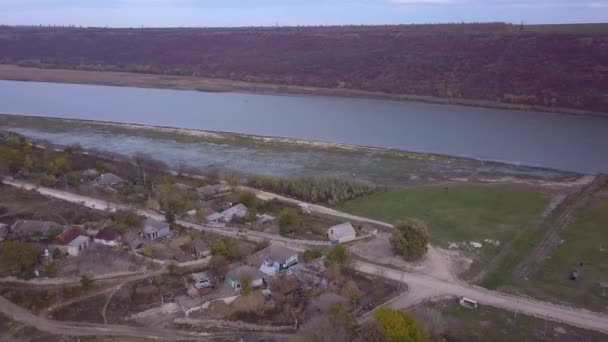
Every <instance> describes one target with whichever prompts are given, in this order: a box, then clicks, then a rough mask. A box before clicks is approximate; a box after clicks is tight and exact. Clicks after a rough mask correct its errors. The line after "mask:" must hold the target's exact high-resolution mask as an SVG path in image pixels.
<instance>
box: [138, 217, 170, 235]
mask: <svg viewBox="0 0 608 342" xmlns="http://www.w3.org/2000/svg"><path fill="white" fill-rule="evenodd" d="M143 232H144V237H145V238H146V239H148V240H156V239H160V238H162V237H165V236H167V235H169V234H170V233H171V231H170V228H169V224H168V223H167V222H161V221H157V220H153V219H151V218H147V219H146V220H145V221H144V229H143Z"/></svg>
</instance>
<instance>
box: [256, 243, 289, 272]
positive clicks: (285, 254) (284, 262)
mask: <svg viewBox="0 0 608 342" xmlns="http://www.w3.org/2000/svg"><path fill="white" fill-rule="evenodd" d="M247 261H248V263H249V264H250V265H253V266H255V267H259V270H260V271H262V272H263V273H265V274H266V275H269V276H273V275H276V274H279V273H281V272H284V271H286V270H287V269H288V268H289V267H291V266H293V265H295V264H297V263H298V251H296V250H293V249H291V248H288V247H285V246H283V245H280V244H276V243H273V244H271V245H270V246H268V247H266V248H264V249H262V250H261V251H259V252H257V253H255V254H253V255H252V256H250V257H249V258H247Z"/></svg>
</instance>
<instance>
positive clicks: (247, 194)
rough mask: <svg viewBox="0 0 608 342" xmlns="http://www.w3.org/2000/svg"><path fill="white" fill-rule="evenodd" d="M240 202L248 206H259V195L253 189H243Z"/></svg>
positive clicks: (239, 198) (239, 197)
mask: <svg viewBox="0 0 608 342" xmlns="http://www.w3.org/2000/svg"><path fill="white" fill-rule="evenodd" d="M238 202H239V203H243V204H244V205H245V206H247V208H255V207H256V206H257V197H256V196H255V194H254V193H253V192H251V191H242V192H240V193H239V196H238Z"/></svg>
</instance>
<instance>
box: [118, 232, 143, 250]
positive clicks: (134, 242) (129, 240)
mask: <svg viewBox="0 0 608 342" xmlns="http://www.w3.org/2000/svg"><path fill="white" fill-rule="evenodd" d="M122 241H123V242H124V243H125V244H126V245H127V246H128V247H129V248H130V249H132V250H134V251H136V250H138V249H140V248H142V247H143V246H144V243H143V241H141V239H140V238H139V235H138V234H137V233H136V232H134V231H130V232H126V233H125V234H123V236H122Z"/></svg>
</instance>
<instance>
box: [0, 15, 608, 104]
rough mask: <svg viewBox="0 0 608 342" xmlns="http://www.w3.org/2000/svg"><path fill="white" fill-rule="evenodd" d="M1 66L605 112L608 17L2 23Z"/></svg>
mask: <svg viewBox="0 0 608 342" xmlns="http://www.w3.org/2000/svg"><path fill="white" fill-rule="evenodd" d="M0 63H4V64H18V65H23V66H34V67H51V68H69V69H86V70H103V71H130V72H139V73H153V74H171V75H188V76H201V77H213V78H226V79H233V80H242V81H248V82H260V83H276V84H285V85H304V86H314V87H324V88H349V89H357V90H366V91H380V92H386V93H391V94H410V95H426V96H436V97H442V98H461V99H476V100H489V101H496V102H503V103H514V104H527V105H540V106H552V107H566V108H573V109H585V110H592V111H599V112H608V25H603V24H598V25H557V26H551V25H549V26H519V25H508V24H499V23H497V24H463V25H460V24H454V25H407V26H343V27H285V28H180V29H178V28H173V29H145V28H144V29H108V28H57V27H8V26H4V27H0Z"/></svg>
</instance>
